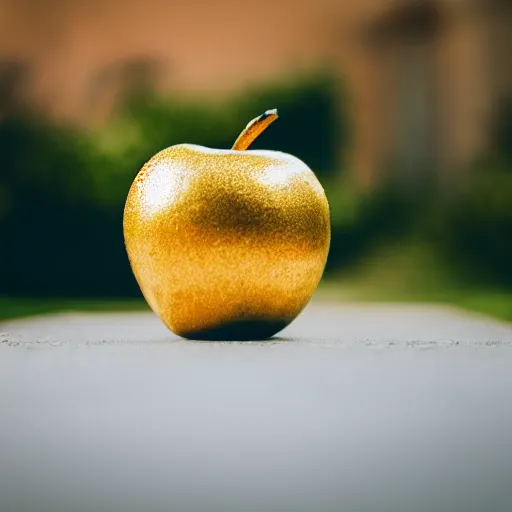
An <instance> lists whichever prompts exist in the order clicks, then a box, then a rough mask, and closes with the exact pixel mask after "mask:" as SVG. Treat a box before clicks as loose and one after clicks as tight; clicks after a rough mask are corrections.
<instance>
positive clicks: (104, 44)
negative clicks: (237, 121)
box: [0, 0, 512, 183]
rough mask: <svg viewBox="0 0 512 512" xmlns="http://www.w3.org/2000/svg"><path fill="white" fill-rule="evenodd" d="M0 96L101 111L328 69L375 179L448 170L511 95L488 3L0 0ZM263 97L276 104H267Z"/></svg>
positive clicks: (102, 114)
mask: <svg viewBox="0 0 512 512" xmlns="http://www.w3.org/2000/svg"><path fill="white" fill-rule="evenodd" d="M0 12H1V13H2V16H1V17H0V93H2V97H3V98H4V99H3V104H4V107H5V108H8V107H9V106H12V105H15V104H16V103H17V102H21V101H24V100H28V101H29V102H34V103H36V104H38V105H42V106H44V108H45V109H46V110H47V111H48V112H49V113H50V114H51V115H52V116H55V117H58V118H67V119H72V120H74V121H77V122H82V123H86V124H87V123H95V122H101V121H102V120H104V119H105V118H106V117H108V113H109V112H110V110H111V108H112V106H113V104H114V103H115V100H116V97H117V96H118V94H119V93H120V92H121V89H122V87H125V86H126V85H127V84H128V85H130V84H133V85H134V86H137V84H139V85H140V84H141V83H142V84H146V85H150V86H154V87H155V88H156V89H157V90H159V91H162V92H164V91H170V90H173V91H178V92H180V93H182V94H188V95H193V96H199V97H202V96H205V97H212V96H217V97H218V96H220V95H224V94H229V93H230V92H232V91H236V90H239V89H241V88H243V87H244V86H245V85H248V84H252V83H254V82H258V81H265V80H268V79H274V78H277V77H280V76H282V75H283V74H286V73H287V72H290V71H297V70H308V69H312V70H314V69H318V68H319V67H329V68H331V69H333V70H335V71H336V72H339V73H340V74H343V75H344V77H345V81H346V82H347V85H348V90H349V97H350V98H351V99H352V103H351V113H352V116H353V127H354V137H353V138H354V147H353V158H352V167H353V169H354V172H355V173H356V175H357V176H358V177H359V178H360V179H361V181H363V182H369V183H372V182H373V181H375V179H376V178H377V177H378V176H379V174H380V173H382V172H384V171H385V169H387V168H394V169H400V172H401V173H402V175H403V177H404V180H409V181H413V182H414V181H421V180H422V179H423V178H426V177H429V176H433V175H434V176H438V177H440V178H441V179H442V180H444V181H449V180H451V179H455V178H456V177H457V176H458V174H457V173H458V172H460V169H463V168H465V167H466V166H467V165H468V164H469V163H470V162H471V160H472V159H474V158H476V157H477V156H479V155H480V154H481V153H482V152H485V151H487V150H488V149H489V146H490V145H491V142H492V141H491V140H490V135H489V134H490V133H491V128H490V126H491V124H492V119H493V116H495V114H496V111H497V110H499V108H500V105H501V103H502V101H503V98H505V96H506V95H507V94H509V92H510V89H511V85H512V80H511V72H510V69H511V66H510V65H509V63H508V62H507V60H508V59H509V51H507V48H508V50H510V48H511V46H510V33H511V27H512V16H511V14H510V13H511V9H510V2H508V1H497V0H480V1H479V0H363V1H356V0H344V1H340V0H299V1H298V0H280V1H279V2H276V1H275V0H259V1H258V2H235V1H234V0H221V1H208V0H188V1H183V0H182V1H164V0H145V1H142V0H104V1H100V0H46V1H42V0H0ZM271 106H273V105H271Z"/></svg>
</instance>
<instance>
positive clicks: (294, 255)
mask: <svg viewBox="0 0 512 512" xmlns="http://www.w3.org/2000/svg"><path fill="white" fill-rule="evenodd" d="M124 234H125V243H126V249H127V252H128V256H129V259H130V263H131V265H132V268H133V272H134V274H135V277H136V279H137V281H138V283H139V285H140V288H141V290H142V293H143V294H144V296H145V298H146V300H147V301H148V303H149V305H150V307H151V308H152V309H153V311H155V313H156V314H157V315H158V316H159V317H160V318H161V319H162V321H163V322H164V323H165V324H166V325H167V327H169V329H171V331H173V332H174V333H176V334H178V335H181V336H184V337H187V338H195V339H217V338H222V339H260V338H267V337H270V336H272V335H273V334H275V333H276V332H277V331H279V330H281V329H282V328H283V327H285V326H286V325H287V324H288V323H290V322H291V321H292V320H293V319H294V318H295V317H296V316H297V315H298V314H299V313H300V311H301V310H302V309H303V308H304V307H305V306H306V304H307V303H308V301H309V300H310V298H311V296H312V294H313V292H314V291H315V289H316V287H317V285H318V282H319V281H320V278H321V276H322V272H323V269H324V266H325V261H326V258H327V253H328V250H329V242H330V223H329V206H328V203H327V199H326V197H325V193H324V191H323V189H322V186H321V185H320V183H319V182H318V180H317V178H316V177H315V175H314V174H313V172H312V171H311V170H310V169H309V168H308V167H307V166H306V165H305V164H304V163H303V162H302V161H300V160H299V159H297V158H295V157H293V156H291V155H288V154H285V153H280V152H275V151H235V150H215V149H208V148H205V147H201V146H194V145H189V144H183V145H177V146H172V147H170V148H168V149H165V150H163V151H161V152H160V153H158V154H157V155H155V156H154V157H153V158H152V159H151V160H150V161H149V162H148V163H147V164H146V165H145V166H144V167H143V168H142V170H141V171H140V172H139V174H138V175H137V177H136V179H135V181H134V183H133V185H132V187H131V189H130V192H129V194H128V199H127V201H126V206H125V212H124Z"/></svg>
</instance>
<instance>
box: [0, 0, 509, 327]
mask: <svg viewBox="0 0 512 512" xmlns="http://www.w3.org/2000/svg"><path fill="white" fill-rule="evenodd" d="M0 12H1V16H0V297H1V298H0V317H2V316H3V317H6V316H12V315H17V314H26V313H30V312H37V311H46V310H50V309H52V308H64V307H71V306H70V305H77V304H80V307H104V306H105V305H109V307H114V305H116V307H131V305H133V307H138V305H140V303H141V301H140V297H141V296H140V292H139V290H138V287H137V285H136V282H135V280H134V278H133V276H132V273H131V270H130V267H129V264H128V260H127V257H126V254H125V250H124V245H123V236H122V214H123V207H124V201H125V198H126V195H127V192H128V189H129V186H130V184H131V182H132V180H133V178H134V177H135V175H136V173H137V172H138V170H139V168H140V167H141V165H142V164H143V163H144V162H145V161H146V160H147V159H149V158H150V157H151V156H152V155H153V154H154V153H156V152H157V151H159V150H161V149H163V148H164V147H167V146H170V145H173V144H176V143H182V142H190V143H196V144H203V145H206V146H211V147H218V148H229V147H231V145H232V143H233V141H234V140H235V139H236V137H237V136H238V134H239V132H240V131H241V129H242V128H243V127H244V126H245V125H246V124H247V122H248V121H249V120H250V119H252V118H254V117H255V116H256V115H258V114H259V113H261V112H263V111H264V110H266V109H268V108H274V107H276V108H278V110H279V113H280V119H279V120H278V121H277V122H276V123H275V124H273V125H272V126H271V127H270V128H269V129H268V130H267V131H266V132H265V133H264V134H263V135H262V136H261V137H260V138H259V139H258V140H257V141H256V143H255V144H254V147H256V148H267V149H277V150H281V151H286V152H290V153H293V154H295V155H296V156H298V157H299V158H301V159H303V160H304V161H305V162H307V163H308V164H309V165H310V167H311V168H312V169H313V170H314V171H315V172H316V173H317V175H318V177H319V179H320V180H321V182H322V183H323V185H324V187H325V189H326V191H327V195H328V198H329V202H330V205H331V211H332V225H333V236H332V247H331V252H330V255H329V261H328V265H327V270H326V274H325V278H324V280H323V283H322V285H321V288H320V290H319V294H320V295H323V296H325V297H329V298H331V297H332V298H335V299H343V300H400V301H404V300H422V301H423V300H429V301H444V302H453V303H456V304H461V305H463V306H467V307H470V308H474V309H477V310H481V311H485V312H488V313H491V314H494V315H497V316H500V317H502V318H508V319H512V265H511V257H512V66H511V65H510V50H511V48H512V2H510V1H508V0H501V1H500V0H363V1H356V0H345V1H340V0H315V1H313V0H301V1H300V2H298V1H296V0H281V1H279V2H276V1H275V0H260V1H258V2H235V1H233V0H223V1H221V0H217V1H213V0H188V1H183V0H175V1H171V0H144V1H143V0H102V1H99V0H45V1H43V0H0ZM76 307H78V306H76Z"/></svg>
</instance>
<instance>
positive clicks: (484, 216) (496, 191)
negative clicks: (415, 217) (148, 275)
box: [430, 162, 512, 287]
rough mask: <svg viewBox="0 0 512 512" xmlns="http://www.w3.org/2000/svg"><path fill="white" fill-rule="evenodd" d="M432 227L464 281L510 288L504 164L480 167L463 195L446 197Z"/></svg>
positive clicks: (511, 189) (511, 239)
mask: <svg viewBox="0 0 512 512" xmlns="http://www.w3.org/2000/svg"><path fill="white" fill-rule="evenodd" d="M430 228H431V231H430V233H431V235H432V240H433V241H434V243H435V244H436V246H437V247H438V249H439V251H440V252H441V253H442V254H444V255H446V256H447V257H448V258H449V260H450V261H451V262H452V263H453V264H454V267H455V268H456V269H457V270H458V271H459V272H460V273H461V274H462V275H463V276H464V277H465V279H470V280H472V281H476V282H493V283H495V284H496V285H499V286H503V287H509V286H512V264H511V263H512V259H511V255H512V172H511V169H510V168H509V167H508V166H506V165H504V163H503V162H496V163H486V164H480V165H479V166H478V168H477V169H475V171H474V172H473V174H472V175H471V176H470V179H469V181H468V182H466V183H464V184H463V186H462V187H461V188H460V189H459V190H457V191H456V192H455V193H453V191H452V193H451V194H446V195H445V196H444V197H442V198H441V199H440V200H439V202H438V204H437V205H436V211H434V212H433V214H432V216H431V222H430Z"/></svg>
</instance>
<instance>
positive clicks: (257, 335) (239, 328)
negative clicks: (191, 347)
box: [182, 320, 288, 343]
mask: <svg viewBox="0 0 512 512" xmlns="http://www.w3.org/2000/svg"><path fill="white" fill-rule="evenodd" d="M287 324H288V322H287V321H285V320H277V321H276V320H273V321H262V320H246V321H240V322H234V323H231V324H229V325H224V326H220V327H216V328H214V329H206V330H201V331H191V332H186V333H183V334H182V336H183V337H184V338H186V339H188V340H193V341H210V342H222V341H237V342H251V341H252V342H260V343H264V342H269V343H272V342H274V343H275V342H276V341H282V340H283V338H281V337H279V336H274V335H275V334H277V333H278V332H279V331H282V330H283V329H284V327H285V326H286V325H287Z"/></svg>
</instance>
